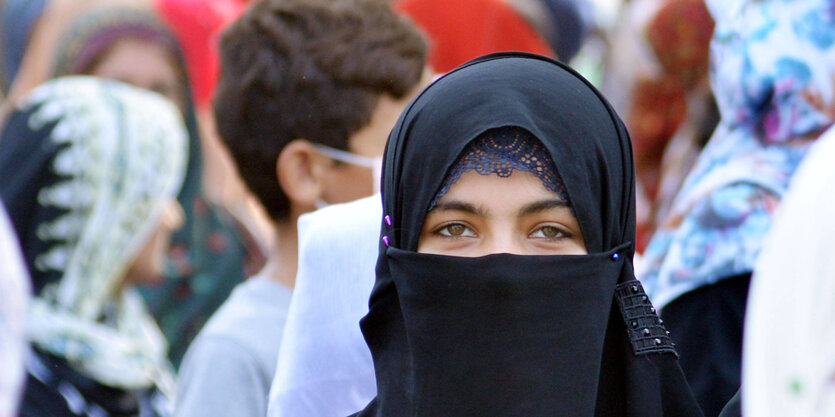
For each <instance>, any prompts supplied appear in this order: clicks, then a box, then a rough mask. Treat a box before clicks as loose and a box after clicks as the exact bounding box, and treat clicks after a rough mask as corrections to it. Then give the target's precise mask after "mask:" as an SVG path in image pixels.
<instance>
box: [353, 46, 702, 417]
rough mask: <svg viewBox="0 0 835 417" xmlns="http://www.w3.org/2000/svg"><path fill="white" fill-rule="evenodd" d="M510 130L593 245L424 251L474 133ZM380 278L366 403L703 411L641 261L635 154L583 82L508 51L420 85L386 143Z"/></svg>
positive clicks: (386, 408) (532, 410) (521, 411)
mask: <svg viewBox="0 0 835 417" xmlns="http://www.w3.org/2000/svg"><path fill="white" fill-rule="evenodd" d="M502 127H514V128H518V129H522V130H525V131H527V132H529V133H531V134H532V135H533V136H534V137H536V138H538V139H539V140H540V141H541V142H542V144H543V145H544V146H545V147H546V148H547V150H548V152H549V153H550V156H551V158H552V159H553V161H554V164H555V166H556V171H557V174H558V176H559V177H561V178H562V180H563V182H564V184H565V191H566V193H567V195H568V198H569V199H570V201H571V202H572V207H573V210H574V213H575V214H576V216H577V219H578V221H579V224H580V228H581V229H582V232H583V237H584V239H585V243H586V248H587V249H588V252H589V255H582V256H577V255H570V256H566V255H563V256H522V255H512V254H493V255H488V256H484V257H479V258H461V257H452V256H443V255H430V254H421V253H416V252H415V251H416V249H417V246H418V239H419V237H420V231H421V228H422V225H423V221H424V218H425V216H426V212H427V210H428V209H429V208H430V206H431V204H432V201H433V199H434V197H435V195H436V193H437V192H438V190H439V188H440V187H441V186H442V184H443V183H444V180H445V177H446V176H447V173H448V172H449V168H450V167H451V166H453V164H455V162H456V161H457V160H458V158H459V156H460V155H461V153H462V151H463V150H464V149H465V148H466V147H467V145H468V144H469V143H471V142H472V141H474V140H476V139H477V138H479V137H480V136H481V135H482V134H483V133H484V132H487V131H488V130H491V129H497V128H502ZM382 190H383V208H384V213H385V218H384V221H383V226H382V236H381V238H382V239H381V244H380V255H379V258H378V262H377V280H376V283H375V286H374V290H373V291H372V294H371V299H370V301H369V308H370V311H369V313H368V315H367V316H366V317H365V318H363V320H362V322H361V326H362V330H363V334H364V336H365V338H366V341H367V343H368V345H369V347H370V349H371V352H372V356H373V358H374V366H375V370H376V377H377V398H376V399H375V400H374V401H372V403H371V404H370V405H369V406H368V407H367V408H366V409H365V410H363V411H362V412H360V413H359V414H358V415H359V416H386V417H392V416H441V415H442V416H475V415H479V416H488V415H501V416H546V415H547V416H553V415H565V416H641V417H650V416H652V417H660V416H684V417H687V416H701V415H702V414H701V411H700V410H699V408H698V405H697V404H696V402H695V400H694V399H693V397H692V394H691V392H690V389H689V387H688V386H687V384H686V382H685V380H684V377H683V375H682V373H681V370H680V368H679V366H678V362H677V355H676V352H675V349H674V347H673V345H672V342H671V340H670V338H669V335H668V334H667V333H666V331H665V329H664V328H663V326H662V324H661V321H660V320H659V319H658V317H657V315H656V314H655V311H654V309H653V308H652V305H651V304H650V302H649V300H648V299H647V298H646V296H645V295H644V293H643V289H642V288H641V285H640V283H638V281H636V280H635V278H634V273H633V269H632V255H633V249H632V245H633V241H634V239H635V203H634V174H633V165H632V151H631V147H630V142H629V137H628V134H627V133H626V130H625V128H624V126H623V123H622V122H621V121H620V119H619V118H618V116H617V115H616V114H615V112H614V111H613V110H612V108H611V107H610V106H609V104H608V103H607V102H606V101H605V99H603V97H602V96H601V95H600V94H599V93H598V92H597V90H595V89H594V87H592V86H591V85H590V84H589V83H588V82H587V81H585V80H584V79H583V78H582V77H580V76H579V75H578V74H577V73H575V72H574V71H573V70H571V69H569V68H568V67H566V66H564V65H562V64H560V63H558V62H556V61H553V60H550V59H548V58H544V57H540V56H536V55H530V54H522V53H501V54H494V55H489V56H486V57H482V58H479V59H477V60H474V61H471V62H469V63H467V64H465V65H463V66H461V67H459V68H458V69H456V70H454V71H452V72H450V73H448V74H447V75H445V76H444V77H442V78H441V79H440V80H438V81H437V82H435V83H434V84H433V85H432V86H430V87H429V88H427V89H426V90H424V91H423V92H422V93H421V94H420V95H419V96H418V97H417V98H416V99H415V100H413V101H412V103H411V104H410V105H409V107H408V108H407V110H406V111H405V112H404V113H403V114H402V115H401V117H400V120H399V121H398V123H397V125H396V126H395V127H394V130H393V131H392V133H391V135H390V137H389V143H388V146H387V149H386V153H385V159H384V168H383V186H382Z"/></svg>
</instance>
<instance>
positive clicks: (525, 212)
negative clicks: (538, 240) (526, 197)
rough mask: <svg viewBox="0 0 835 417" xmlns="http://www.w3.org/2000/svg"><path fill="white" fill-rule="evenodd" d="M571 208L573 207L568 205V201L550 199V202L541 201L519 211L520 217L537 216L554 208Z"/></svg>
mask: <svg viewBox="0 0 835 417" xmlns="http://www.w3.org/2000/svg"><path fill="white" fill-rule="evenodd" d="M570 206H571V205H570V204H568V202H567V201H565V200H561V199H558V198H554V199H548V200H541V201H536V202H533V203H531V204H528V205H526V206H525V207H522V208H521V209H520V210H519V216H529V215H531V214H536V213H539V212H542V211H545V210H549V209H552V208H558V207H570Z"/></svg>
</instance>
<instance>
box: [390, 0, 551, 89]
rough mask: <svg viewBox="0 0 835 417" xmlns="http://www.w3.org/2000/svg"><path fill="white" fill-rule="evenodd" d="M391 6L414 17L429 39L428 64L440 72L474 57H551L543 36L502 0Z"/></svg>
mask: <svg viewBox="0 0 835 417" xmlns="http://www.w3.org/2000/svg"><path fill="white" fill-rule="evenodd" d="M392 8H394V9H395V10H397V11H398V12H399V13H402V14H404V15H406V16H409V17H410V18H411V19H412V20H414V22H415V24H416V25H418V27H420V29H421V30H423V31H424V32H425V33H426V36H427V37H428V38H429V39H430V41H431V42H430V48H429V63H430V65H432V69H433V70H435V71H437V72H439V73H444V72H447V71H449V70H451V69H453V68H455V67H457V66H458V65H461V64H463V63H464V62H466V61H468V60H470V59H473V58H476V57H478V56H481V55H484V54H487V53H491V52H499V51H525V52H532V53H536V54H540V55H547V56H553V55H554V50H553V49H552V48H551V45H549V44H548V40H547V39H546V38H545V35H544V34H542V33H540V32H539V31H538V30H537V29H538V28H537V27H536V26H534V25H533V24H531V22H529V21H528V20H526V19H525V17H524V16H523V15H522V14H521V13H520V12H519V11H518V10H517V9H515V8H514V6H513V2H505V1H502V0H465V1H456V2H449V1H444V0H395V1H393V2H392Z"/></svg>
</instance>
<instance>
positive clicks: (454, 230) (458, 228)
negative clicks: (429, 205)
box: [437, 223, 475, 237]
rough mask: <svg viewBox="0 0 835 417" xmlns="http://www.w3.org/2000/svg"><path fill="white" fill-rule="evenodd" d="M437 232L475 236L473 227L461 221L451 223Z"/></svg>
mask: <svg viewBox="0 0 835 417" xmlns="http://www.w3.org/2000/svg"><path fill="white" fill-rule="evenodd" d="M437 233H438V234H439V235H441V236H448V237H470V236H475V233H474V232H473V230H472V229H470V228H469V227H467V226H466V225H463V224H461V223H450V224H446V225H444V226H441V228H439V229H438V231H437Z"/></svg>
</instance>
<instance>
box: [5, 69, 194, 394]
mask: <svg viewBox="0 0 835 417" xmlns="http://www.w3.org/2000/svg"><path fill="white" fill-rule="evenodd" d="M187 154H188V140H187V137H186V132H185V129H184V128H183V124H182V118H181V117H180V114H179V111H178V110H177V109H176V108H175V107H174V106H173V105H172V104H170V103H169V102H168V101H167V100H164V99H163V98H161V97H159V96H157V95H156V94H153V93H149V92H145V91H142V90H139V89H136V88H133V87H130V86H127V85H124V84H121V83H116V82H111V81H103V80H98V79H94V78H90V77H67V78H59V79H56V80H53V81H50V82H48V83H46V84H44V85H43V86H41V87H39V88H37V89H36V90H34V91H33V92H32V93H31V94H30V95H29V96H28V99H27V100H26V101H25V102H24V105H23V107H22V108H21V109H19V110H18V111H16V112H15V113H14V114H13V115H12V116H11V119H10V120H9V123H8V125H7V126H6V128H5V130H4V132H3V146H2V147H0V177H2V178H4V179H5V180H4V181H3V183H2V185H0V197H2V199H3V201H5V202H6V203H7V207H8V211H9V215H10V217H11V219H12V223H13V225H14V228H15V231H16V232H17V235H18V237H19V238H20V241H21V244H22V246H23V249H24V250H23V252H24V257H25V259H26V264H27V266H28V268H29V271H30V273H31V275H32V281H33V287H34V289H35V298H34V299H33V300H32V305H31V307H30V310H29V317H28V323H27V333H28V336H29V338H30V340H31V341H32V342H33V343H34V345H35V346H36V347H37V348H38V349H40V350H43V351H46V352H48V353H50V354H52V355H55V356H58V357H60V358H63V359H65V360H67V361H68V362H69V363H70V365H71V366H72V367H73V368H74V369H76V370H77V371H79V372H81V373H82V374H84V375H85V376H88V377H90V378H93V379H94V380H96V381H98V382H100V383H102V384H104V385H108V386H112V387H116V388H122V389H138V388H148V387H152V386H156V387H157V388H159V389H160V390H161V391H162V392H163V393H166V392H170V390H171V388H172V374H171V370H170V364H169V363H168V361H167V359H166V353H167V346H166V343H165V341H164V338H163V336H162V334H161V333H160V331H159V329H158V328H157V326H156V323H155V322H154V320H153V318H152V317H151V316H150V315H149V314H148V313H147V311H146V309H145V306H144V303H143V301H142V300H141V298H140V297H139V295H138V294H137V293H136V292H135V291H134V290H132V289H129V288H127V289H126V288H124V287H123V281H124V277H125V274H126V272H127V270H128V269H129V267H130V266H131V265H132V263H133V260H134V259H135V257H136V255H137V254H138V253H139V251H140V250H141V249H142V248H143V247H144V246H145V245H146V243H147V242H148V240H149V239H150V236H151V235H152V233H153V232H154V231H155V230H156V229H157V227H158V226H159V222H160V216H161V213H162V210H163V208H164V207H165V205H166V204H167V203H168V202H169V201H171V199H173V198H175V196H176V195H177V191H178V190H179V188H180V185H181V184H182V180H183V175H184V172H185V166H186V157H187Z"/></svg>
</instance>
